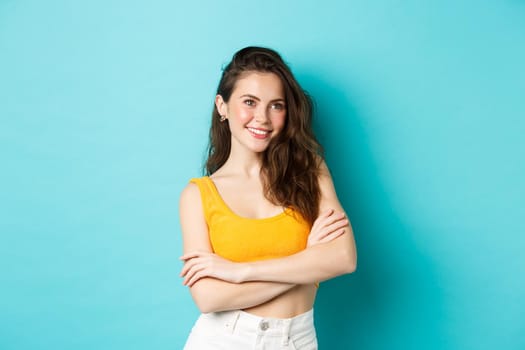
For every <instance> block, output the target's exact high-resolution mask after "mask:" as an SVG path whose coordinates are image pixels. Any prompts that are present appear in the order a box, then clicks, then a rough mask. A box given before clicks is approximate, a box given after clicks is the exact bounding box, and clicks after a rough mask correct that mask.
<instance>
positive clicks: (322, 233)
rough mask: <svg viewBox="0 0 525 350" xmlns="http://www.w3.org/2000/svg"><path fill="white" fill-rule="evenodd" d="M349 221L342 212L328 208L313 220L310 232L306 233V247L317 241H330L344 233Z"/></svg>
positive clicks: (317, 242)
mask: <svg viewBox="0 0 525 350" xmlns="http://www.w3.org/2000/svg"><path fill="white" fill-rule="evenodd" d="M348 223H349V221H348V219H346V215H345V213H343V212H336V211H335V210H333V209H329V210H327V211H325V212H323V213H322V214H321V215H319V217H318V218H317V219H316V220H315V221H314V224H313V225H312V229H311V230H310V234H309V235H308V242H307V244H306V246H307V247H311V246H313V245H316V244H319V243H326V242H330V241H331V240H334V239H336V238H337V237H339V236H341V235H342V234H343V233H345V227H346V226H347V225H348Z"/></svg>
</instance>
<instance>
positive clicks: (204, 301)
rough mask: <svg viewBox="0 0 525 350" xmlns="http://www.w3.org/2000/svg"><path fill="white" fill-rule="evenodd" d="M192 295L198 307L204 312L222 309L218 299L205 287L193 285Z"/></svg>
mask: <svg viewBox="0 0 525 350" xmlns="http://www.w3.org/2000/svg"><path fill="white" fill-rule="evenodd" d="M191 296H192V298H193V301H194V302H195V305H197V308H198V309H199V311H200V312H201V313H203V314H207V313H209V312H217V311H222V309H221V308H220V303H219V302H218V300H217V299H216V298H214V297H213V295H212V293H206V292H205V288H198V287H197V286H194V287H192V288H191Z"/></svg>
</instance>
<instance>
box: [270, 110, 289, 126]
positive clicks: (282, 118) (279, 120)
mask: <svg viewBox="0 0 525 350" xmlns="http://www.w3.org/2000/svg"><path fill="white" fill-rule="evenodd" d="M285 122H286V112H284V113H279V114H276V115H274V116H273V118H272V125H273V127H274V129H279V130H281V129H282V128H283V127H284V123H285Z"/></svg>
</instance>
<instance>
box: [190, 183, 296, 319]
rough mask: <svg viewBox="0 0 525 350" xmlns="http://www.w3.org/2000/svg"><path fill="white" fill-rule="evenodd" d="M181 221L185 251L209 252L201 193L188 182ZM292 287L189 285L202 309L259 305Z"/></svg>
mask: <svg viewBox="0 0 525 350" xmlns="http://www.w3.org/2000/svg"><path fill="white" fill-rule="evenodd" d="M180 222H181V227H182V234H183V241H184V252H189V251H196V250H198V251H202V252H209V253H211V252H212V248H211V245H210V241H209V236H208V226H207V224H206V221H205V219H204V213H203V209H202V202H201V198H200V192H199V189H198V187H197V186H196V185H195V184H189V185H188V186H187V187H186V188H185V189H184V190H183V192H182V194H181V198H180ZM292 287H294V284H290V283H276V282H247V283H242V284H236V283H230V282H227V281H223V280H220V279H215V278H210V277H205V278H201V279H200V280H199V281H197V282H196V283H195V284H193V285H192V286H191V288H190V292H191V295H192V297H193V300H194V301H195V303H196V304H197V307H198V308H199V309H200V310H201V312H204V313H206V312H213V311H224V310H234V309H244V308H248V307H252V306H256V305H260V304H262V303H264V302H266V301H269V300H271V299H273V298H275V297H276V296H278V295H280V294H282V293H284V292H286V291H288V290H289V289H291V288H292Z"/></svg>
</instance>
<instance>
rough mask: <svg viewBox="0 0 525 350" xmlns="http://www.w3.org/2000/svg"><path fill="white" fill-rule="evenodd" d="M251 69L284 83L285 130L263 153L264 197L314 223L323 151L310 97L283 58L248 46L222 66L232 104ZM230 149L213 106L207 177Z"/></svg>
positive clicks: (224, 91) (221, 90)
mask: <svg viewBox="0 0 525 350" xmlns="http://www.w3.org/2000/svg"><path fill="white" fill-rule="evenodd" d="M250 71H252V72H253V71H255V72H264V73H274V74H276V75H277V76H278V77H279V78H280V80H281V82H282V84H283V88H284V92H285V100H286V101H285V102H286V110H287V114H286V122H285V125H284V128H283V130H282V131H281V132H280V133H279V134H278V135H277V136H276V137H275V139H273V140H272V141H271V142H270V144H269V145H268V148H267V149H266V150H265V151H264V152H263V153H262V168H261V175H262V180H263V186H264V189H265V196H266V198H267V199H268V200H269V201H271V202H272V203H274V204H275V205H282V206H284V207H291V208H293V209H295V210H296V211H298V212H299V213H300V214H301V215H302V216H303V217H304V218H305V219H306V220H307V221H308V222H309V223H310V224H312V223H313V222H314V221H315V219H316V217H317V215H318V211H319V201H320V197H321V191H320V188H319V181H318V178H319V172H320V170H319V166H320V162H321V160H322V159H323V149H322V147H321V145H320V144H319V142H318V141H317V139H316V138H315V135H314V133H313V129H312V109H313V104H312V100H311V98H310V96H309V95H308V94H307V93H306V92H305V91H304V90H303V89H302V88H301V86H300V85H299V83H298V82H297V80H296V79H295V78H294V76H293V74H292V72H291V70H290V68H289V67H288V66H287V65H286V63H284V61H283V59H282V58H281V56H280V55H279V54H278V53H277V52H275V51H274V50H271V49H268V48H263V47H246V48H244V49H241V50H240V51H238V52H237V53H235V55H234V56H233V58H232V61H231V62H230V63H229V64H228V65H227V66H226V67H225V68H224V69H223V72H222V77H221V80H220V82H219V86H218V88H217V95H221V96H222V98H223V100H224V101H225V102H228V101H229V99H230V97H231V94H232V92H233V90H234V88H235V84H236V82H237V80H238V79H239V78H241V77H242V74H243V73H245V72H250ZM230 149H231V133H230V129H229V126H228V123H223V122H221V121H220V115H219V112H218V111H217V108H215V107H214V109H213V113H212V120H211V129H210V141H209V146H208V159H207V161H206V166H205V168H206V169H205V170H206V174H207V175H211V174H213V173H214V172H215V171H217V170H218V169H219V168H220V167H221V166H222V165H223V164H224V163H225V162H226V160H227V159H228V156H229V155H230Z"/></svg>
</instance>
